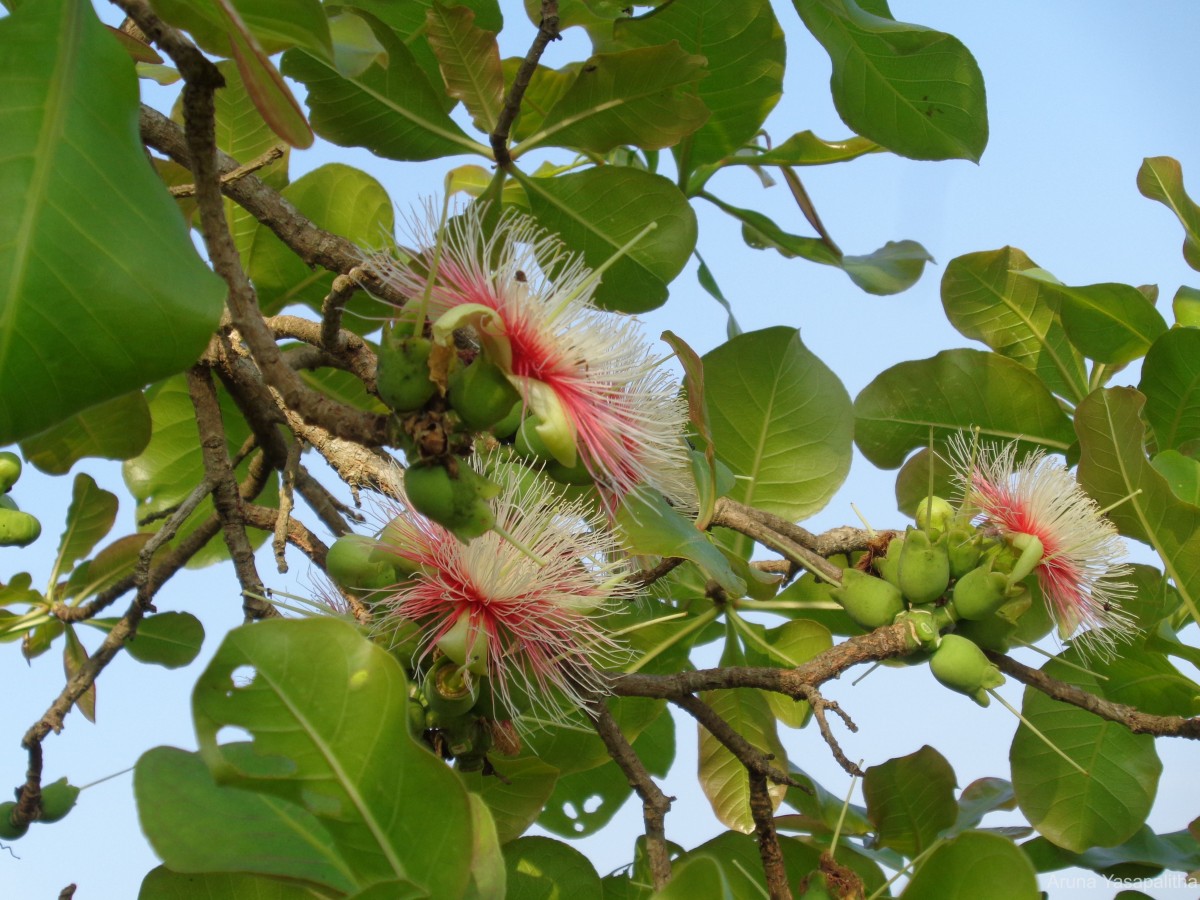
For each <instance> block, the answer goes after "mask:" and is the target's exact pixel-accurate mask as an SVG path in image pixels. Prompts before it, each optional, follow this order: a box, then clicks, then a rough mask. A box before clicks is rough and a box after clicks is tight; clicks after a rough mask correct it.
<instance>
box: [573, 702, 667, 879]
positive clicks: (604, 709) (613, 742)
mask: <svg viewBox="0 0 1200 900" xmlns="http://www.w3.org/2000/svg"><path fill="white" fill-rule="evenodd" d="M588 713H589V715H590V716H591V718H592V724H593V725H594V726H595V728H596V733H597V734H598V735H600V739H601V740H602V741H604V746H605V747H607V748H608V755H609V756H611V757H612V758H613V762H615V763H616V764H617V765H618V766H620V768H621V771H622V772H624V773H625V778H626V779H627V780H628V781H629V786H630V787H632V788H633V789H634V790H635V791H637V795H638V796H639V797H641V798H642V819H643V821H645V823H646V856H647V858H648V860H649V863H650V880H651V882H652V883H653V885H654V889H655V890H656V891H659V890H662V889H663V887H665V886H666V884H667V882H668V881H670V880H671V856H670V853H669V851H668V849H667V836H666V830H665V828H664V822H663V820H664V819H665V817H666V814H667V813H668V812H669V811H670V809H671V801H672V800H674V799H675V798H674V797H668V796H667V795H666V794H664V793H663V792H662V790H661V789H660V788H659V786H658V785H657V784H655V782H654V779H653V778H651V777H650V773H649V772H647V771H646V767H645V765H643V764H642V761H641V759H640V758H639V757H638V755H637V753H636V752H635V751H634V749H633V747H632V746H630V744H629V741H627V740H626V739H625V735H624V734H622V733H621V729H620V726H618V725H617V722H616V719H614V718H613V714H612V712H611V711H609V708H608V706H607V705H606V704H605V702H604V699H603V698H602V697H597V698H595V699H594V700H593V701H592V703H591V704H590V706H589V708H588Z"/></svg>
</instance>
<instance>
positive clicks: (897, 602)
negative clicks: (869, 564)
mask: <svg viewBox="0 0 1200 900" xmlns="http://www.w3.org/2000/svg"><path fill="white" fill-rule="evenodd" d="M830 594H831V595H832V596H833V598H834V599H835V600H837V602H838V603H840V604H842V607H843V608H844V609H845V610H846V614H847V615H849V616H850V618H852V619H853V620H854V621H855V622H857V623H858V624H859V625H861V626H863V628H880V627H881V626H884V625H891V624H892V620H893V619H895V618H896V616H897V615H898V614H899V613H901V612H903V611H904V597H903V596H901V594H900V589H899V588H897V587H896V586H895V585H894V584H891V583H889V582H887V581H884V580H883V579H882V578H876V577H875V576H874V575H868V574H867V573H866V572H860V571H859V570H858V569H843V570H842V585H841V587H836V588H834V589H833V590H832V591H830Z"/></svg>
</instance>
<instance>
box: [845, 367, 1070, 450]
mask: <svg viewBox="0 0 1200 900" xmlns="http://www.w3.org/2000/svg"><path fill="white" fill-rule="evenodd" d="M854 415H855V419H856V421H855V431H854V440H855V441H856V442H857V444H858V449H859V450H861V451H862V453H863V456H865V457H866V458H867V459H869V460H870V461H871V462H873V463H874V464H875V465H877V466H880V467H882V468H885V469H894V468H896V467H897V466H899V465H900V464H901V463H903V462H904V459H905V457H907V456H908V454H909V453H910V452H911V451H913V450H915V449H916V448H917V447H924V446H927V445H928V443H929V440H930V435H931V433H932V436H933V438H934V440H936V441H943V440H945V439H946V438H947V437H948V436H950V435H952V434H956V433H958V432H962V431H970V430H971V429H973V428H978V429H979V430H980V434H981V435H982V436H983V438H984V439H985V440H986V439H988V438H992V439H996V440H1000V441H1011V440H1015V439H1018V438H1020V439H1022V440H1023V441H1026V442H1030V443H1033V444H1038V445H1041V446H1043V447H1047V448H1050V449H1052V450H1060V451H1061V450H1066V449H1067V448H1068V447H1069V446H1070V445H1071V444H1072V442H1073V440H1074V435H1073V434H1072V432H1071V423H1070V420H1069V419H1067V417H1066V414H1065V413H1063V411H1062V408H1061V407H1060V406H1059V405H1058V402H1057V401H1056V400H1055V399H1054V397H1052V396H1051V394H1050V392H1049V391H1048V390H1047V389H1046V385H1045V384H1044V383H1043V382H1042V381H1041V380H1040V379H1039V378H1038V377H1037V376H1036V375H1035V374H1033V373H1032V372H1030V371H1029V370H1028V369H1026V368H1024V367H1023V366H1021V365H1019V364H1018V363H1015V362H1013V361H1012V360H1010V359H1006V358H1005V357H1003V356H997V355H996V354H994V353H984V352H982V351H980V350H943V351H942V352H941V353H939V354H938V355H937V356H934V357H932V358H931V359H922V360H915V361H913V362H903V363H899V364H898V365H895V366H892V367H891V368H890V369H887V370H886V371H884V372H882V373H881V374H880V375H879V376H878V377H877V378H876V379H875V380H874V381H872V382H871V383H870V384H868V385H867V386H866V387H865V388H863V391H862V393H861V394H859V395H858V397H857V398H856V399H855V401H854Z"/></svg>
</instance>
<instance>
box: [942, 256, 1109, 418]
mask: <svg viewBox="0 0 1200 900" xmlns="http://www.w3.org/2000/svg"><path fill="white" fill-rule="evenodd" d="M1035 268H1037V264H1036V263H1035V262H1034V261H1033V260H1031V259H1030V258H1029V257H1028V256H1026V255H1025V254H1024V253H1023V252H1022V251H1020V250H1018V249H1016V248H1015V247H1001V248H1000V249H999V250H991V251H985V252H982V253H968V254H967V255H965V256H960V257H958V258H957V259H953V260H951V261H950V265H948V266H946V274H945V275H943V276H942V306H943V307H944V308H945V310H946V318H947V319H949V320H950V324H951V325H953V326H954V327H955V328H957V329H958V330H959V331H960V332H961V333H962V334H963V335H964V336H966V337H969V338H971V339H972V340H977V341H982V342H983V343H985V344H987V346H989V347H991V348H992V349H993V350H995V351H996V352H997V353H999V354H1001V355H1003V356H1007V357H1008V358H1009V359H1012V360H1015V361H1016V362H1019V363H1020V364H1021V365H1022V366H1024V367H1025V368H1027V369H1029V370H1030V371H1031V372H1035V373H1037V375H1038V377H1040V378H1041V379H1042V381H1044V382H1045V383H1046V385H1047V386H1048V387H1049V388H1050V390H1052V391H1054V392H1055V393H1056V394H1059V395H1060V396H1063V397H1066V398H1067V399H1068V400H1071V401H1072V402H1075V403H1078V402H1079V400H1080V399H1082V398H1083V396H1084V395H1085V394H1086V393H1087V391H1088V379H1087V370H1086V369H1085V368H1084V365H1083V360H1082V359H1081V358H1080V356H1079V353H1078V352H1077V351H1076V350H1075V348H1074V347H1072V346H1071V343H1070V342H1069V341H1068V340H1067V334H1066V332H1065V331H1064V330H1063V327H1062V322H1061V321H1060V319H1059V316H1058V313H1057V310H1056V306H1055V304H1054V303H1052V302H1051V301H1050V300H1049V297H1048V295H1049V292H1048V291H1043V286H1042V284H1041V283H1039V282H1037V281H1033V280H1030V279H1028V278H1021V277H1020V273H1021V272H1024V271H1026V270H1028V269H1035Z"/></svg>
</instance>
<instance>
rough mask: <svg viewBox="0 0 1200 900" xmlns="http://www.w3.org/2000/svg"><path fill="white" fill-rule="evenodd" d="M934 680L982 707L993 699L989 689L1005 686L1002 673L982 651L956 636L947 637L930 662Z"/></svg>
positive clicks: (963, 638) (943, 639)
mask: <svg viewBox="0 0 1200 900" xmlns="http://www.w3.org/2000/svg"><path fill="white" fill-rule="evenodd" d="M929 669H930V671H931V672H933V677H934V678H936V679H937V680H938V681H940V682H941V683H942V684H943V685H945V686H946V687H948V688H950V690H952V691H958V692H959V693H960V694H966V695H967V696H968V697H970V698H971V699H972V700H974V701H975V702H976V703H978V704H979V705H980V706H987V705H988V704H989V703H990V702H991V698H990V697H989V696H988V694H987V692H988V689H989V688H997V687H999V686H1000V685H1002V684H1004V676H1003V675H1001V674H1000V670H999V669H997V668H996V667H995V666H994V665H992V664H991V662H989V661H988V658H987V657H986V656H984V655H983V651H982V650H980V649H979V648H978V647H976V646H975V645H974V644H973V643H971V641H969V640H967V639H966V638H965V637H962V636H961V635H957V634H948V635H946V636H945V637H943V638H942V643H941V645H940V646H939V647H938V649H937V650H936V651H935V652H934V654H933V656H932V657H931V658H930V660H929Z"/></svg>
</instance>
